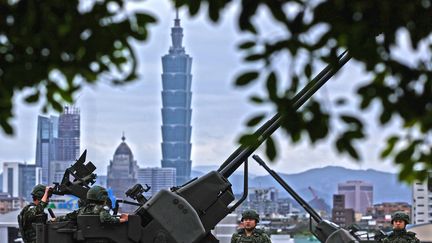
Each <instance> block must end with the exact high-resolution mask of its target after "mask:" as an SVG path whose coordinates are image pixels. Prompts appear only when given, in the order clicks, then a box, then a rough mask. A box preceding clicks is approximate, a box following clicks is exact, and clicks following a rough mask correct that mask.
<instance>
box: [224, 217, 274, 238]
mask: <svg viewBox="0 0 432 243" xmlns="http://www.w3.org/2000/svg"><path fill="white" fill-rule="evenodd" d="M259 220H260V218H259V215H258V213H257V212H255V211H254V210H246V211H244V212H243V213H242V218H241V222H242V228H241V229H239V230H238V231H237V232H236V233H234V234H233V235H232V237H231V243H244V242H256V243H271V240H270V238H269V236H268V235H267V234H266V233H264V231H263V230H260V229H257V228H256V226H257V223H258V222H259Z"/></svg>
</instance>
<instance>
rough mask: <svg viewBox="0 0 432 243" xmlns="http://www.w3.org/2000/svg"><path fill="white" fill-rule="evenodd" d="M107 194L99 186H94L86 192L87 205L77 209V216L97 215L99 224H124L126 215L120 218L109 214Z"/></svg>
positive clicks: (126, 219)
mask: <svg viewBox="0 0 432 243" xmlns="http://www.w3.org/2000/svg"><path fill="white" fill-rule="evenodd" d="M107 200H108V192H107V191H106V190H105V188H103V187H101V186H94V187H92V188H90V190H88V192H87V205H85V206H84V207H83V208H80V209H79V212H78V215H99V216H100V221H101V223H124V222H127V221H128V217H129V216H128V214H121V215H120V218H118V217H114V216H112V215H111V214H110V213H109V210H110V208H109V207H108V206H107V205H106V202H107Z"/></svg>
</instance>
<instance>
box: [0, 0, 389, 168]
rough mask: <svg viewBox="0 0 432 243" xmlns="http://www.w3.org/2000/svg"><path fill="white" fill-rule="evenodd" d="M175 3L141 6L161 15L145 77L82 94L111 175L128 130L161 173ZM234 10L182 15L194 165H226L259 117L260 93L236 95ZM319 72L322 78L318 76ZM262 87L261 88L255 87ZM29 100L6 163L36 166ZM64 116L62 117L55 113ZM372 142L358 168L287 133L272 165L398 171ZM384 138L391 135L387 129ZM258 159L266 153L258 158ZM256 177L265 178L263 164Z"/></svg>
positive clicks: (139, 152) (84, 117)
mask: <svg viewBox="0 0 432 243" xmlns="http://www.w3.org/2000/svg"><path fill="white" fill-rule="evenodd" d="M169 2H170V1H160V0H150V1H139V3H140V6H139V7H140V8H144V9H147V10H148V11H149V12H151V13H153V15H156V16H157V18H158V20H159V21H158V24H157V25H153V26H152V27H151V28H150V35H149V39H148V40H147V41H146V42H145V43H138V44H136V45H135V47H136V53H137V56H138V57H139V62H140V63H139V73H140V78H139V80H137V81H136V82H134V83H132V84H129V85H125V86H120V87H119V86H117V87H111V86H109V85H108V84H106V83H103V82H101V83H99V84H97V85H94V86H87V87H85V88H84V89H83V90H82V91H81V93H80V94H79V100H78V101H77V106H78V107H79V108H80V110H81V151H83V150H84V149H87V158H88V160H91V161H92V162H93V163H95V164H96V166H97V167H98V171H97V173H99V174H105V173H106V167H107V165H108V163H109V161H110V160H111V159H112V157H113V154H114V151H115V149H116V148H117V146H118V145H119V144H120V142H121V136H122V132H123V131H124V132H125V136H126V142H127V144H128V145H129V146H130V148H131V149H132V152H133V154H134V156H135V159H136V160H137V161H138V164H139V165H140V166H141V167H159V166H160V161H161V142H162V138H161V129H160V127H161V112H160V110H161V107H162V102H161V90H162V85H161V73H162V64H161V57H162V56H163V55H165V54H167V53H168V49H169V46H170V45H171V40H170V31H171V29H170V28H171V27H172V26H173V23H174V21H173V20H174V18H175V12H174V10H173V9H172V7H171V6H170V5H169ZM236 14H237V12H236V10H235V9H233V8H231V9H229V11H227V12H226V13H225V14H224V17H223V19H222V21H220V22H219V23H218V24H212V23H210V22H209V21H207V17H205V16H203V15H201V16H199V17H195V18H190V17H189V16H188V14H187V13H186V12H183V11H181V12H180V18H181V26H182V27H183V29H184V39H183V43H184V46H185V49H186V52H187V53H188V54H189V55H190V56H192V58H193V63H192V75H193V78H192V92H193V95H192V109H193V112H192V165H193V166H199V165H219V164H220V163H222V162H223V161H224V160H225V159H226V158H227V157H228V156H229V155H230V154H231V153H232V152H233V151H234V150H235V149H236V148H237V146H238V145H237V144H236V141H237V138H238V136H239V134H240V133H241V132H242V131H244V130H245V127H244V123H245V121H246V120H247V118H248V117H249V116H252V115H253V114H255V113H256V111H257V110H256V108H255V107H253V106H251V105H250V104H249V103H248V101H247V97H248V95H249V94H251V93H252V92H255V90H253V89H237V88H235V87H234V85H233V79H234V77H235V76H236V74H238V73H240V72H241V71H243V70H245V65H244V64H242V62H241V56H240V53H239V52H238V51H237V50H236V46H237V44H238V43H239V42H240V40H243V39H244V35H241V34H239V33H238V30H237V27H236V25H235V22H234V20H235V18H234V17H233V15H236ZM316 73H317V72H316ZM364 75H365V74H364V73H362V69H361V67H360V66H359V65H358V64H356V63H355V62H350V63H348V64H347V66H346V67H345V68H344V69H343V70H342V71H341V72H340V73H339V74H338V75H337V76H336V77H335V78H334V79H333V80H331V81H330V82H329V83H328V84H326V86H325V88H324V89H322V90H320V91H319V93H318V94H317V95H321V96H325V97H327V98H328V99H333V98H335V97H336V94H341V93H345V94H348V95H349V94H351V93H353V85H351V84H352V83H355V82H358V81H361V80H364ZM254 89H256V87H255V88H254ZM21 99H22V97H21V96H20V95H17V96H16V97H15V100H14V115H15V117H14V119H13V125H14V128H15V133H16V134H15V136H14V137H8V136H6V135H4V134H1V135H0V161H1V163H3V162H4V161H19V162H24V161H26V162H28V163H34V157H35V151H36V127H37V116H38V115H40V105H34V106H29V105H27V104H23V102H22V101H21ZM51 114H54V115H58V114H55V113H51ZM368 131H369V132H370V133H371V134H374V136H373V138H372V139H369V140H368V142H367V143H365V144H363V145H362V146H361V147H360V150H361V152H362V155H363V158H364V160H363V161H362V162H361V163H357V162H354V161H352V160H350V159H349V158H347V157H346V156H341V155H338V154H336V153H335V152H334V149H333V147H332V145H330V144H329V143H320V144H318V145H316V146H314V147H311V146H308V145H307V143H306V142H304V143H303V144H300V145H297V146H293V145H292V144H289V143H288V140H287V139H285V138H284V137H283V136H281V134H276V136H278V137H279V138H280V140H279V144H278V148H279V150H280V152H281V156H279V159H278V160H277V161H276V163H275V164H272V165H271V167H272V168H274V169H275V170H278V171H281V172H284V173H296V172H301V171H304V170H307V169H311V168H316V167H324V166H328V165H335V166H344V167H348V168H353V169H368V168H373V169H377V170H382V171H388V172H396V171H397V168H396V167H395V166H394V165H392V164H391V163H389V162H388V161H387V162H385V161H380V160H379V158H378V150H379V149H381V148H382V147H383V141H382V139H381V138H382V134H383V133H378V132H377V131H383V130H382V129H380V130H378V129H377V128H376V127H368ZM383 132H384V133H385V132H386V130H384V131H383ZM258 154H262V153H260V152H258ZM251 171H252V172H253V173H255V174H264V171H263V170H262V169H260V168H258V167H257V166H254V167H253V168H251Z"/></svg>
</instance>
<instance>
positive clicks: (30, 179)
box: [18, 164, 36, 202]
mask: <svg viewBox="0 0 432 243" xmlns="http://www.w3.org/2000/svg"><path fill="white" fill-rule="evenodd" d="M18 173H19V177H18V178H19V184H20V186H19V196H20V197H23V198H25V200H26V201H29V202H30V201H31V200H32V196H31V195H30V194H31V191H32V189H33V187H34V186H35V185H36V166H35V165H28V164H20V165H19V171H18Z"/></svg>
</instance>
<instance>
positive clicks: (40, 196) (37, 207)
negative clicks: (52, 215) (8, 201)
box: [18, 184, 51, 243]
mask: <svg viewBox="0 0 432 243" xmlns="http://www.w3.org/2000/svg"><path fill="white" fill-rule="evenodd" d="M50 188H51V187H48V186H44V185H41V184H38V185H36V186H35V187H34V188H33V190H32V193H31V195H32V197H33V202H32V203H30V204H29V205H27V206H25V207H24V208H23V209H22V210H21V213H20V214H19V215H18V225H19V229H20V232H21V236H22V239H23V240H24V242H25V243H34V242H36V230H35V228H34V225H33V224H35V223H43V224H45V223H46V221H47V218H48V215H47V214H46V213H45V212H44V208H45V207H46V206H47V205H48V200H49V197H50V196H51V195H50V194H51V193H50V192H49V190H50Z"/></svg>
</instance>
